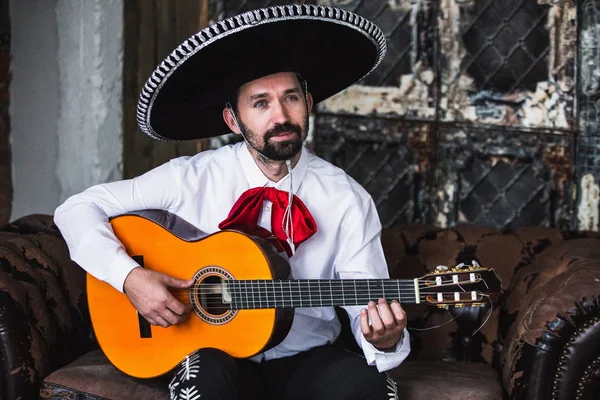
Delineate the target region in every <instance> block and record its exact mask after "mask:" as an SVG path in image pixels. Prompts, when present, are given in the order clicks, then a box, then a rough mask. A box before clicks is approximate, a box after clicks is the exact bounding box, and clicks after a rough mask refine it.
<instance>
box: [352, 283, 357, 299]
mask: <svg viewBox="0 0 600 400" xmlns="http://www.w3.org/2000/svg"><path fill="white" fill-rule="evenodd" d="M352 283H354V303H355V304H358V292H357V291H356V279H353V280H352Z"/></svg>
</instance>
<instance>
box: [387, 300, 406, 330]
mask: <svg viewBox="0 0 600 400" xmlns="http://www.w3.org/2000/svg"><path fill="white" fill-rule="evenodd" d="M390 308H391V309H392V313H394V319H395V320H396V323H397V324H398V325H402V324H403V323H405V322H406V312H405V311H404V309H403V308H402V306H401V305H400V303H398V302H397V301H396V300H394V301H392V304H390Z"/></svg>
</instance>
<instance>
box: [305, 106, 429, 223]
mask: <svg viewBox="0 0 600 400" xmlns="http://www.w3.org/2000/svg"><path fill="white" fill-rule="evenodd" d="M316 127H317V129H318V131H319V135H318V136H316V138H315V151H316V153H317V154H318V155H320V156H321V157H323V158H324V159H326V160H328V161H330V162H332V163H333V164H334V165H337V166H339V167H340V168H342V169H344V170H345V171H346V172H347V173H348V174H349V175H350V176H352V177H353V178H354V179H355V180H356V181H357V182H358V183H360V184H361V185H362V186H363V187H365V188H366V190H367V191H368V192H369V193H370V194H371V196H372V197H373V200H374V201H375V204H376V206H377V209H378V212H379V216H380V218H381V221H382V224H383V225H384V226H385V227H390V226H393V225H395V224H406V223H412V222H424V220H425V214H426V205H427V204H428V202H427V199H426V198H425V197H426V194H425V193H424V191H423V185H422V182H423V180H424V179H425V175H426V173H427V171H426V169H425V168H426V167H425V166H426V165H427V164H428V162H427V160H426V158H428V157H429V150H430V148H429V147H428V143H429V142H430V141H429V140H428V139H429V130H428V128H427V126H425V125H421V126H412V127H410V128H409V127H407V126H406V125H404V124H402V123H400V122H398V121H393V120H374V119H365V118H345V117H344V118H338V117H332V116H327V115H321V116H318V117H317V119H316Z"/></svg>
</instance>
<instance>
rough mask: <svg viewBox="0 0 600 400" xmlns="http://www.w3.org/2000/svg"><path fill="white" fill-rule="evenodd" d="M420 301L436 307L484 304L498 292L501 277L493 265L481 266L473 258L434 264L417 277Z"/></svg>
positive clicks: (493, 298) (494, 297)
mask: <svg viewBox="0 0 600 400" xmlns="http://www.w3.org/2000/svg"><path fill="white" fill-rule="evenodd" d="M419 292H420V297H421V302H422V303H428V304H431V305H435V306H438V307H440V308H446V309H447V308H448V307H450V306H453V307H463V306H466V305H470V306H480V307H482V306H484V305H486V304H490V302H493V301H494V300H495V299H496V298H497V297H498V295H499V294H500V293H501V292H502V280H501V279H500V277H499V276H498V274H496V272H495V271H494V270H493V269H490V268H482V267H481V266H480V265H479V263H477V261H474V260H473V261H472V262H471V264H469V265H467V264H463V263H461V264H458V265H457V266H455V267H454V268H449V267H447V266H445V265H440V266H438V267H437V268H436V269H435V271H434V272H431V273H429V274H427V275H424V276H423V277H421V278H419Z"/></svg>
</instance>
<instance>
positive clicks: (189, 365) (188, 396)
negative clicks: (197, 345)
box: [169, 354, 202, 400]
mask: <svg viewBox="0 0 600 400" xmlns="http://www.w3.org/2000/svg"><path fill="white" fill-rule="evenodd" d="M199 372H200V356H199V355H198V354H193V355H192V356H186V357H185V359H184V360H183V361H182V362H181V365H180V367H179V368H178V369H177V372H175V374H174V375H173V379H172V380H171V382H170V383H169V393H170V399H171V400H198V399H199V398H200V397H201V396H202V395H201V394H199V393H198V389H196V386H195V385H192V386H190V387H184V386H185V382H186V381H189V380H190V379H192V378H195V377H197V376H198V373H199ZM177 392H179V395H178V394H177Z"/></svg>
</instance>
